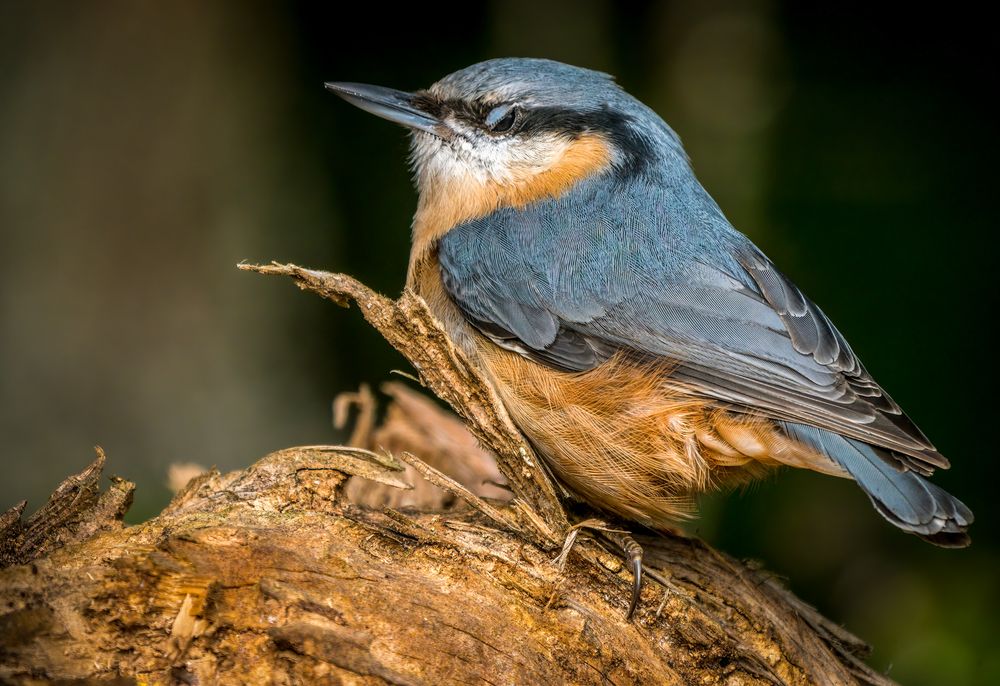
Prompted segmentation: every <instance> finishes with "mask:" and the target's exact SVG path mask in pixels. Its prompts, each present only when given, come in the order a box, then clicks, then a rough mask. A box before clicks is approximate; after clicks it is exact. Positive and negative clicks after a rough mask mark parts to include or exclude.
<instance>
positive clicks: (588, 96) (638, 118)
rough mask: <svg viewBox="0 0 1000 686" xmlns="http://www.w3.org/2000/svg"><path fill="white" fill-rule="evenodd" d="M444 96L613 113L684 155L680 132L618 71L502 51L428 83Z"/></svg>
mask: <svg viewBox="0 0 1000 686" xmlns="http://www.w3.org/2000/svg"><path fill="white" fill-rule="evenodd" d="M429 91H430V93H432V94H433V95H434V96H436V97H438V98H441V99H443V100H460V101H466V102H488V103H499V102H518V103H521V104H524V105H526V106H528V107H538V108H545V109H553V110H560V111H564V112H579V113H583V114H591V113H601V112H606V113H611V114H612V115H614V116H616V117H618V120H619V121H620V122H621V123H622V124H624V125H627V126H628V127H629V128H630V129H631V130H632V131H633V132H634V133H635V134H637V135H638V136H639V137H641V138H642V139H643V140H644V141H645V143H646V144H647V145H649V146H650V147H651V148H652V150H650V152H653V151H655V150H657V149H658V150H659V151H660V152H662V153H665V154H670V153H673V154H674V155H679V156H680V157H681V158H682V159H684V157H685V156H684V153H683V149H682V148H681V144H680V140H679V139H678V138H677V135H676V134H675V133H674V132H673V130H671V129H670V127H669V126H667V124H666V122H664V121H663V120H662V119H661V118H660V117H659V116H658V115H657V114H656V113H655V112H653V111H652V110H651V109H650V108H648V107H646V105H644V104H643V103H642V102H640V101H639V100H637V99H636V98H634V97H632V96H631V95H629V94H628V93H626V92H625V91H624V90H623V89H622V88H621V87H620V86H619V85H618V84H617V83H615V80H614V78H613V77H611V76H610V75H608V74H605V73H603V72H599V71H594V70H592V69H584V68H582V67H575V66H572V65H569V64H563V63H562V62H556V61H554V60H547V59H537V58H528V57H503V58H498V59H492V60H487V61H485V62H479V63H478V64H473V65H472V66H469V67H466V68H465V69H460V70H459V71H456V72H454V73H453V74H449V75H448V76H446V77H444V78H443V79H441V80H440V81H438V82H437V83H435V84H434V85H433V86H431V88H430V89H429Z"/></svg>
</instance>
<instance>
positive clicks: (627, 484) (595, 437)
mask: <svg viewBox="0 0 1000 686" xmlns="http://www.w3.org/2000/svg"><path fill="white" fill-rule="evenodd" d="M478 347H479V353H480V359H481V361H482V362H483V364H484V365H485V367H486V369H487V370H488V372H489V373H490V375H491V377H492V379H493V382H494V384H495V386H496V388H497V391H498V393H499V394H500V397H501V399H502V400H503V402H504V405H505V406H506V407H507V409H508V411H509V412H510V414H511V417H512V418H513V419H514V421H515V423H517V424H518V426H519V427H520V428H521V430H522V431H524V432H525V434H526V435H527V436H528V437H529V438H530V439H531V440H532V442H533V443H534V444H535V445H536V446H537V448H538V449H539V451H540V452H541V453H542V455H543V456H544V457H545V458H546V461H547V462H548V464H549V465H550V466H551V467H552V469H553V471H554V472H555V473H556V475H557V476H558V477H559V478H560V479H561V480H563V481H564V482H565V483H566V484H567V485H568V486H569V487H570V488H571V489H572V490H573V491H575V492H576V493H577V494H579V495H580V496H581V497H583V498H584V499H586V500H587V501H588V502H589V503H591V504H592V505H596V506H597V507H599V508H602V509H604V510H607V511H610V512H614V513H616V514H618V515H621V516H623V517H626V518H631V519H635V520H637V521H640V522H642V523H644V524H646V525H648V526H652V527H654V528H657V527H660V528H662V527H667V526H669V522H671V521H676V520H678V519H682V518H686V517H689V516H690V515H691V511H692V499H693V496H694V495H695V494H697V493H700V492H704V491H708V490H712V489H715V488H720V487H724V486H732V485H737V484H740V483H744V482H746V481H748V480H750V479H753V478H756V477H759V476H762V475H763V474H765V473H766V472H767V471H768V469H769V468H773V467H778V466H780V465H782V464H787V465H794V466H797V467H807V468H809V469H813V470H816V471H822V472H825V473H831V474H836V475H839V476H844V475H845V474H844V473H843V472H842V471H841V470H840V469H839V468H838V467H836V466H835V465H833V464H832V463H831V462H830V460H829V459H828V458H826V457H825V456H822V455H819V454H817V453H815V452H814V451H812V450H810V449H808V448H806V447H805V446H802V445H800V444H796V443H795V442H793V441H792V440H790V439H789V438H788V437H786V436H785V435H783V434H782V433H781V432H780V431H779V430H778V428H777V427H776V426H775V425H774V424H773V423H772V422H770V421H768V420H767V419H764V418H761V417H756V416H751V415H746V414H737V413H734V412H731V411H729V410H727V409H725V408H723V407H720V406H718V405H717V404H715V403H713V402H712V401H709V400H706V399H704V398H699V397H697V395H695V394H694V393H693V392H692V391H691V390H690V389H689V388H686V387H685V386H683V385H681V384H678V383H676V382H674V381H672V380H671V379H670V376H669V375H670V365H668V364H666V363H655V362H654V363H636V362H632V361H630V360H627V359H625V358H623V357H615V358H612V359H611V360H609V361H608V362H606V363H604V364H602V365H600V366H598V367H595V368H594V369H592V370H589V371H586V372H578V373H571V372H560V371H554V370H552V369H550V368H548V367H545V366H543V365H540V364H537V363H535V362H532V361H530V360H528V359H525V358H524V357H521V356H520V355H518V354H516V353H512V352H509V351H506V350H503V349H502V348H499V347H497V346H496V345H494V344H493V343H492V342H490V341H487V340H485V339H481V338H480V339H479V346H478Z"/></svg>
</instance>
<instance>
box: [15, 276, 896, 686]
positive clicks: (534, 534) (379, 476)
mask: <svg viewBox="0 0 1000 686" xmlns="http://www.w3.org/2000/svg"><path fill="white" fill-rule="evenodd" d="M244 268H246V269H254V270H257V271H263V272H265V273H275V274H285V275H289V276H292V277H293V278H294V279H295V280H296V283H298V284H299V285H300V286H301V287H303V288H306V289H309V290H313V291H316V292H318V293H320V294H321V295H324V296H326V297H329V298H331V299H334V300H337V301H338V302H342V303H343V302H347V301H350V300H353V301H355V302H357V304H358V305H359V307H360V309H361V311H362V313H363V314H364V316H365V317H366V318H367V319H368V321H369V322H371V323H372V324H373V325H374V326H375V327H376V328H378V329H379V331H380V332H382V334H383V335H384V336H385V337H386V339H387V340H388V341H389V342H390V343H391V344H393V345H394V346H395V347H397V349H399V350H400V351H401V352H402V353H403V354H404V355H405V356H406V357H407V358H408V359H409V360H410V361H411V363H413V364H414V367H415V369H417V371H418V373H419V375H420V380H421V381H422V382H423V384H424V385H426V386H427V387H428V388H430V389H431V390H432V391H434V392H435V394H437V395H438V396H439V397H440V398H442V399H443V400H445V401H446V402H448V403H449V404H450V405H451V406H452V407H453V408H454V409H455V410H456V412H457V413H458V414H459V415H460V416H461V417H462V419H463V420H464V422H465V424H466V425H467V426H468V431H469V432H470V433H467V432H466V429H465V428H463V426H462V424H460V423H459V421H458V420H457V419H456V418H455V417H454V416H452V415H450V414H449V413H447V412H445V411H444V410H442V409H440V408H439V407H438V406H437V405H436V404H434V403H433V402H431V401H429V400H427V399H426V398H424V397H422V396H420V395H419V394H417V393H415V392H414V391H412V390H410V389H409V388H408V387H406V386H403V385H402V384H392V385H389V386H387V387H385V390H386V392H387V394H388V395H389V396H390V398H391V399H392V400H391V405H390V407H389V409H388V411H387V413H386V415H385V417H386V418H385V420H384V421H383V422H382V423H381V424H380V425H376V423H375V422H374V420H373V417H374V411H373V402H374V401H373V399H372V396H371V394H370V393H369V392H367V391H366V390H362V391H361V392H360V393H359V394H352V395H348V396H344V397H342V399H341V400H340V401H339V402H338V416H339V418H340V419H341V420H343V417H344V415H345V414H346V412H347V409H348V407H349V406H350V405H358V406H359V407H360V413H359V415H360V416H359V420H358V422H357V423H356V428H355V431H354V435H353V436H352V439H351V443H352V444H353V445H352V446H307V447H299V448H290V449H287V450H282V451H279V452H276V453H272V454H271V455H268V456H266V457H264V458H263V459H261V460H259V461H258V462H256V463H255V464H254V465H253V466H251V467H250V468H248V469H246V470H243V471H237V472H233V473H230V474H225V475H223V474H220V473H218V472H217V471H214V470H213V471H209V472H206V473H204V474H202V475H200V476H197V477H195V478H194V479H192V480H191V481H190V482H189V483H188V484H187V486H185V487H184V488H183V490H181V491H180V492H179V493H177V495H176V496H175V497H174V499H173V501H172V502H171V503H170V504H169V505H168V506H167V508H166V509H165V510H164V511H163V512H162V513H160V514H159V515H158V516H157V517H155V518H154V519H152V520H150V521H148V522H146V523H143V524H140V525H136V526H124V525H123V524H122V522H121V519H122V516H123V515H124V513H125V511H126V510H127V508H128V505H129V504H130V502H131V494H132V490H133V486H132V484H129V483H127V482H125V481H122V480H120V479H115V478H112V481H111V485H110V487H109V488H108V489H107V490H105V491H104V492H100V488H99V483H100V475H101V471H102V469H103V467H104V465H105V457H104V455H103V453H101V452H100V451H98V457H97V459H96V460H95V461H94V462H93V463H92V464H91V465H90V466H89V467H88V468H87V469H86V470H85V471H84V472H82V473H81V474H79V475H77V476H74V477H70V478H69V479H67V480H66V481H65V482H64V483H63V484H62V485H61V486H60V487H59V488H58V489H57V491H56V492H55V493H54V494H53V496H52V498H50V500H49V502H48V503H47V504H46V505H45V506H43V507H42V508H41V509H40V510H39V511H38V512H37V513H36V514H34V515H32V516H31V517H30V518H28V519H27V520H23V521H22V512H23V509H24V504H23V503H22V504H20V505H19V506H16V507H15V508H13V509H12V510H10V511H9V512H7V513H6V514H4V515H2V516H0V564H2V565H3V566H5V569H2V570H0V681H3V682H5V683H8V682H9V683H15V684H36V683H121V684H133V683H134V684H245V683H252V684H414V685H417V684H447V683H457V684H475V683H484V684H493V685H495V686H499V685H501V684H564V683H565V684H619V685H624V684H733V685H735V684H853V683H867V684H879V685H883V684H890V683H892V682H891V681H890V680H889V679H887V678H886V677H884V676H882V675H880V674H878V673H876V672H874V671H873V670H871V669H870V668H869V667H868V666H866V665H865V664H864V662H863V657H864V656H865V655H866V652H867V647H866V646H865V644H864V643H862V642H861V641H860V640H858V639H857V638H855V637H853V636H851V635H850V634H849V633H847V632H846V631H844V630H843V629H841V628H840V627H838V626H837V625H835V624H833V623H832V622H830V621H829V620H826V619H825V618H823V617H821V616H820V615H819V614H818V613H817V612H816V611H815V610H813V609H812V608H810V607H808V606H807V605H806V604H804V603H803V602H802V601H800V600H798V599H797V598H795V597H794V596H793V595H792V594H791V593H790V592H788V591H787V590H785V589H784V588H783V587H782V586H781V585H780V583H778V582H777V581H776V580H775V579H774V578H773V577H772V576H771V575H769V574H767V573H766V572H765V571H762V570H760V569H757V568H754V567H752V566H748V565H746V564H744V563H742V562H740V561H737V560H734V559H732V558H730V557H728V556H726V555H725V554H723V553H720V552H717V551H715V550H713V549H712V548H710V547H709V546H707V545H705V544H704V543H702V542H701V541H698V540H696V539H692V538H688V537H685V536H682V535H679V534H678V535H674V536H646V537H641V536H640V537H638V538H639V540H640V542H641V543H642V545H643V546H644V548H645V550H646V559H645V566H646V568H647V570H648V574H647V581H646V583H645V585H644V587H643V592H642V598H641V602H640V605H639V609H638V611H637V612H636V615H635V617H634V618H633V620H632V621H630V622H629V621H626V620H625V610H626V607H627V605H628V598H629V588H630V576H629V574H628V572H627V570H626V569H625V567H624V563H623V561H622V559H621V557H620V556H619V555H617V554H616V553H614V552H611V551H609V550H607V549H606V548H605V547H604V545H602V543H601V541H600V535H599V529H600V527H601V525H600V524H598V523H596V522H595V521H594V520H588V521H584V522H582V523H579V524H582V525H583V526H579V525H578V526H576V527H573V526H571V519H572V518H571V517H570V516H568V515H567V512H566V510H565V509H564V507H563V505H562V502H563V498H561V497H560V496H561V489H560V488H559V486H558V484H555V483H554V482H553V481H552V480H551V478H550V477H549V475H548V474H547V472H546V471H545V469H544V466H543V465H542V463H541V462H539V461H538V459H537V457H536V456H535V455H534V453H533V452H532V451H531V448H530V445H528V444H527V442H526V441H525V440H524V438H523V437H522V436H521V435H520V434H519V433H518V432H517V430H516V429H515V428H514V426H513V424H511V422H510V420H509V418H508V417H507V415H506V413H505V412H504V411H503V408H502V406H500V405H499V403H497V401H496V398H495V397H494V396H493V394H492V391H491V389H490V388H489V386H488V385H487V384H485V383H484V382H483V380H482V379H481V378H479V376H478V374H476V373H475V371H474V369H472V368H471V367H470V366H469V365H468V363H467V362H466V361H465V360H464V358H462V356H461V355H460V354H459V352H458V351H457V350H456V349H455V348H454V346H452V345H451V343H450V341H448V339H447V336H445V335H444V333H443V331H441V329H440V327H439V326H438V325H437V323H436V322H435V321H434V319H433V317H432V316H430V313H429V312H428V311H427V309H426V305H424V304H423V302H422V301H421V300H420V299H419V298H418V297H416V296H415V295H413V294H410V293H405V294H404V295H403V296H402V297H401V298H400V299H399V300H396V301H393V300H388V299H386V298H383V297H382V296H378V295H377V294H374V293H372V292H371V291H370V290H368V289H367V288H365V287H364V286H362V285H361V284H359V283H358V282H356V281H354V280H352V279H350V278H349V277H345V276H342V275H334V274H326V273H323V272H315V271H310V270H304V269H301V268H298V267H294V266H290V265H288V266H285V265H274V266H270V267H244ZM473 437H474V438H473ZM477 440H478V445H477ZM494 460H495V462H494ZM448 475H451V476H448ZM501 478H502V479H504V480H505V481H506V484H501V483H499V481H500V479H501ZM594 529H597V530H598V531H595V530H594ZM567 538H569V540H570V541H573V540H574V539H575V545H573V546H572V548H571V549H570V548H569V547H568V546H567V547H565V548H563V543H564V541H566V540H567ZM560 550H562V552H560Z"/></svg>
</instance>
